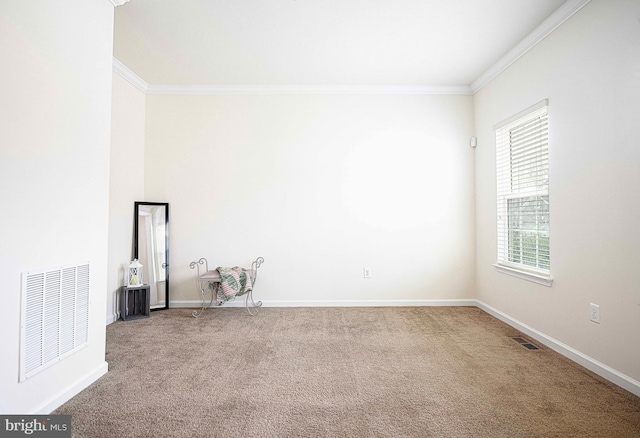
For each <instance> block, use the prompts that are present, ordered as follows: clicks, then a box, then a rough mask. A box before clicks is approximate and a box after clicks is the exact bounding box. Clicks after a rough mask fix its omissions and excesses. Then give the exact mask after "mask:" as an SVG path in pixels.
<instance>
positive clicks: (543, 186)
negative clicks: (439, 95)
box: [496, 100, 550, 278]
mask: <svg viewBox="0 0 640 438" xmlns="http://www.w3.org/2000/svg"><path fill="white" fill-rule="evenodd" d="M496 174H497V175H496V176H497V200H498V205H497V207H498V212H497V213H498V242H497V243H498V263H497V265H498V266H504V267H506V268H509V269H511V270H515V271H524V272H530V273H532V274H533V275H535V276H538V277H543V278H544V277H547V278H549V277H550V275H549V274H550V252H549V248H550V247H549V129H548V116H547V101H546V100H545V101H543V102H540V103H538V104H537V105H534V106H533V107H531V108H529V109H528V110H525V111H523V112H522V113H519V114H517V115H516V116H514V117H512V118H511V119H509V120H507V121H505V122H503V123H501V124H500V125H498V126H496Z"/></svg>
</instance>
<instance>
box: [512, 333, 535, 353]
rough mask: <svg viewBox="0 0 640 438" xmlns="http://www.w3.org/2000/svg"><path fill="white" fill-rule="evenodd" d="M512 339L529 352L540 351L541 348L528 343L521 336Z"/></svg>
mask: <svg viewBox="0 0 640 438" xmlns="http://www.w3.org/2000/svg"><path fill="white" fill-rule="evenodd" d="M511 339H513V340H514V341H516V342H517V343H518V344H520V345H522V346H523V347H524V348H526V349H528V350H540V348H539V347H537V346H536V345H533V344H532V343H531V342H529V341H527V340H526V339H525V338H522V337H520V336H512V337H511Z"/></svg>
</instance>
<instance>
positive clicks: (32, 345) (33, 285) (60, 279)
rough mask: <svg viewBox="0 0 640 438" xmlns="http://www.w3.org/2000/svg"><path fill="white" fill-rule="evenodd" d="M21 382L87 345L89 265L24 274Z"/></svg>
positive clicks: (21, 322) (21, 324)
mask: <svg viewBox="0 0 640 438" xmlns="http://www.w3.org/2000/svg"><path fill="white" fill-rule="evenodd" d="M20 326H21V327H20V328H21V336H20V339H21V341H20V382H22V381H24V380H25V379H28V378H29V377H31V376H33V375H34V374H37V373H38V372H40V371H42V370H43V369H45V368H47V367H48V366H50V365H53V364H54V363H56V362H58V361H60V360H62V359H64V358H65V357H66V356H69V355H70V354H72V353H73V352H75V351H77V350H79V349H80V348H82V347H83V346H85V345H86V344H87V341H88V338H89V336H88V334H89V264H88V263H84V264H81V265H76V266H63V267H61V268H55V269H49V270H38V271H30V272H26V273H23V274H22V313H21V321H20Z"/></svg>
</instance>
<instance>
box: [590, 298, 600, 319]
mask: <svg viewBox="0 0 640 438" xmlns="http://www.w3.org/2000/svg"><path fill="white" fill-rule="evenodd" d="M590 306H591V321H593V322H595V323H597V324H600V306H598V305H597V304H593V303H591V304H590Z"/></svg>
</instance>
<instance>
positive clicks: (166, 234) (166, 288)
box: [133, 201, 169, 311]
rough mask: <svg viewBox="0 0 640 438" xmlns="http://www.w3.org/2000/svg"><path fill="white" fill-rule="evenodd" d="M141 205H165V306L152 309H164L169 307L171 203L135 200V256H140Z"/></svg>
mask: <svg viewBox="0 0 640 438" xmlns="http://www.w3.org/2000/svg"><path fill="white" fill-rule="evenodd" d="M141 205H155V206H164V207H165V210H164V214H165V217H164V223H165V227H164V244H165V299H164V302H165V306H164V307H156V308H153V309H151V311H154V310H164V309H168V308H169V203H168V202H145V201H135V202H134V203H133V258H135V259H137V258H138V214H139V207H140V206H141Z"/></svg>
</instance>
